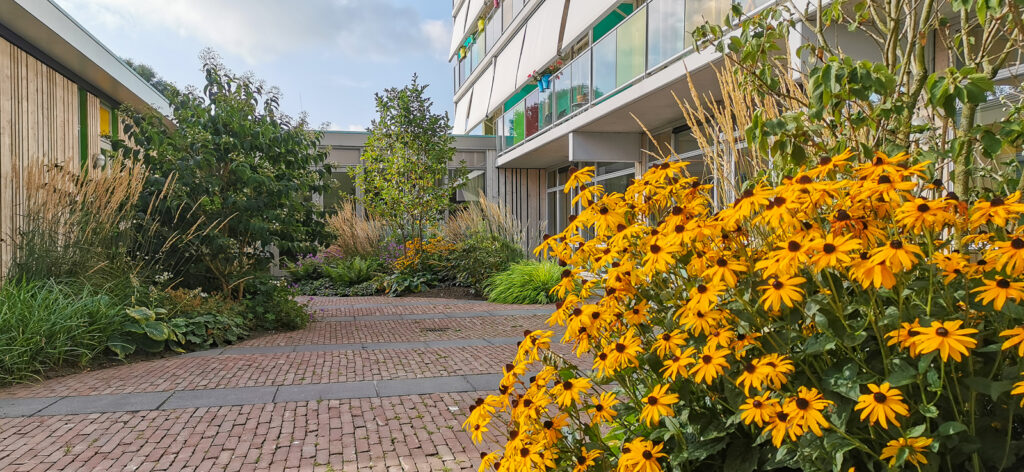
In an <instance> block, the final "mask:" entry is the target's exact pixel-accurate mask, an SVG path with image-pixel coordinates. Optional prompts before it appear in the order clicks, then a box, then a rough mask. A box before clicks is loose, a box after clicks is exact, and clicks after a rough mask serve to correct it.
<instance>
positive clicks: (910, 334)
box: [907, 329, 917, 337]
mask: <svg viewBox="0 0 1024 472" xmlns="http://www.w3.org/2000/svg"><path fill="white" fill-rule="evenodd" d="M907 336H910V337H914V336H917V330H916V329H909V330H907Z"/></svg>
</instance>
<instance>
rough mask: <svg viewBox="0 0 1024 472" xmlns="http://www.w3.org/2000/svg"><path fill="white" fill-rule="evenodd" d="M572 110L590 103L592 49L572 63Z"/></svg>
mask: <svg viewBox="0 0 1024 472" xmlns="http://www.w3.org/2000/svg"><path fill="white" fill-rule="evenodd" d="M571 67H572V94H571V95H570V98H571V99H572V110H571V111H576V110H579V109H580V108H583V107H584V106H586V105H587V104H588V103H590V51H587V52H585V53H583V54H581V55H580V56H579V57H577V58H576V60H575V61H573V63H572V66H571Z"/></svg>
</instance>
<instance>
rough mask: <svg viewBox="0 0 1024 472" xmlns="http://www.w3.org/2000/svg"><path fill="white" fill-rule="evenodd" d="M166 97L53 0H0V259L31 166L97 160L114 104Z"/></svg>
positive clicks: (7, 249)
mask: <svg viewBox="0 0 1024 472" xmlns="http://www.w3.org/2000/svg"><path fill="white" fill-rule="evenodd" d="M122 104H129V105H132V106H133V107H136V108H137V109H154V110H157V111H159V112H161V113H163V114H165V115H167V114H169V113H170V106H169V104H168V103H167V100H166V99H165V98H164V97H163V95H161V94H160V93H159V92H157V91H156V90H155V89H153V87H151V86H150V85H149V84H148V83H147V82H146V81H145V80H143V79H142V78H141V77H139V76H138V75H137V74H136V73H135V72H134V71H133V70H132V69H131V68H130V67H128V66H127V65H126V64H125V63H124V62H123V61H121V59H119V58H118V57H117V56H116V55H115V54H114V53H112V52H111V51H110V50H109V49H107V48H106V47H105V46H104V45H103V44H101V43H100V42H99V41H98V40H97V39H96V38H95V37H93V36H92V35H91V34H89V32H88V31H86V30H85V29H84V28H82V26H81V25H79V24H78V23H77V22H75V20H74V19H73V18H71V17H70V16H69V15H68V14H67V13H66V12H65V11H64V10H62V9H61V8H60V7H58V6H57V5H56V4H55V3H54V2H52V1H48V0H0V267H7V265H8V262H9V260H10V257H11V254H12V250H13V244H14V242H13V239H14V235H16V234H17V232H18V228H19V226H20V216H19V211H18V208H19V206H20V205H21V202H22V201H23V200H24V188H23V187H22V182H23V180H24V176H25V172H26V170H27V169H29V168H30V167H32V166H37V165H40V164H42V165H58V166H63V167H64V168H69V169H81V168H89V167H91V166H96V165H102V161H103V158H102V157H101V150H102V149H104V148H108V149H109V147H110V138H112V137H113V138H116V137H117V136H118V135H119V134H120V120H119V119H118V115H117V109H118V107H119V106H121V105H122Z"/></svg>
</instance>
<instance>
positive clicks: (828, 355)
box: [464, 152, 1024, 472]
mask: <svg viewBox="0 0 1024 472" xmlns="http://www.w3.org/2000/svg"><path fill="white" fill-rule="evenodd" d="M592 177H593V168H586V169H580V170H579V171H576V172H575V173H574V174H573V175H572V176H571V178H570V179H569V182H568V184H567V185H566V189H567V192H572V193H573V195H574V198H575V199H576V200H577V201H583V204H584V206H585V209H584V210H583V211H581V212H580V214H579V215H578V216H577V217H576V218H575V219H574V220H572V221H571V222H570V224H569V225H568V227H567V228H566V229H565V230H564V231H563V232H562V233H560V234H557V235H554V236H551V237H549V238H547V239H546V240H545V241H544V242H543V243H542V244H541V246H540V247H538V248H537V251H538V253H543V254H547V255H550V256H552V257H556V258H559V259H561V260H562V261H563V262H565V263H566V267H565V268H564V270H563V272H562V274H561V281H560V283H559V284H558V286H556V287H555V288H554V290H553V293H554V294H555V295H557V296H559V297H564V301H563V302H561V303H559V304H558V308H557V309H556V310H555V311H554V312H553V313H552V314H551V316H550V318H549V319H548V324H549V325H550V326H548V327H540V326H538V327H535V328H537V329H536V330H534V331H528V332H527V333H526V334H525V338H524V339H523V341H522V342H521V343H520V344H519V347H518V352H517V354H516V355H515V358H514V359H510V363H509V364H508V365H507V366H506V367H505V368H504V369H503V372H502V373H503V378H502V380H501V382H500V385H499V387H498V391H497V392H495V393H493V394H491V395H488V396H487V397H485V398H481V399H479V400H478V401H477V402H476V404H475V405H473V408H472V410H471V413H470V414H469V416H468V418H466V421H465V423H464V427H465V428H466V430H467V431H468V432H469V433H470V435H471V436H472V438H473V439H474V440H475V441H478V442H480V441H487V442H489V443H496V444H498V445H499V446H498V447H496V448H494V449H493V452H490V453H489V454H486V455H484V456H483V458H482V459H481V464H480V469H481V470H491V469H492V468H493V469H495V470H499V471H518V470H564V471H574V472H582V471H587V470H597V471H612V470H615V471H631V472H632V471H643V472H657V471H661V470H728V471H730V472H740V471H752V470H773V469H777V470H804V471H849V470H856V471H883V470H903V469H908V470H949V471H961V470H973V471H983V470H985V471H988V470H991V471H996V470H1021V469H1022V468H1024V460H1022V458H1021V456H1022V455H1024V448H1022V447H1021V446H1022V439H1024V416H1022V415H1021V413H1020V411H1021V410H1020V407H1021V402H1022V396H1024V381H1022V380H1024V379H1022V377H1021V370H1022V366H1021V356H1024V310H1022V308H1021V306H1020V305H1019V303H1020V302H1021V300H1020V299H1021V297H1024V277H1022V274H1024V228H1021V227H1020V226H1019V225H1018V220H1019V217H1020V216H1021V215H1022V214H1024V203H1022V202H1021V201H1020V194H1019V193H1014V194H1011V195H989V196H988V197H987V198H985V199H982V200H978V201H974V202H966V201H963V200H961V199H960V198H959V197H958V196H957V195H955V194H953V193H951V192H947V191H946V190H945V189H944V188H943V187H942V183H941V181H936V180H933V179H934V177H935V176H934V169H933V168H932V166H930V164H929V163H928V162H916V161H915V158H914V157H913V156H908V155H905V154H899V155H894V156H888V155H886V154H883V153H881V152H878V153H874V154H873V155H866V156H858V155H855V154H853V153H851V152H846V153H842V154H840V155H835V156H823V157H821V158H820V160H818V161H817V162H816V163H815V165H813V166H808V167H803V168H801V169H799V172H796V173H795V175H792V176H789V177H785V178H783V179H782V181H781V182H776V183H774V185H773V183H771V182H767V181H760V182H753V183H752V184H751V185H750V186H749V187H748V188H747V189H746V190H745V191H743V192H742V194H741V195H739V198H737V199H736V200H735V202H733V203H732V204H730V205H728V206H726V207H724V208H720V209H716V208H714V206H713V204H712V203H711V200H710V199H709V196H708V191H709V188H710V187H709V186H708V185H703V184H702V182H700V181H699V180H697V178H694V177H690V176H688V174H687V173H686V169H685V164H684V163H681V162H666V163H662V164H659V165H656V166H655V167H653V168H652V169H651V170H650V171H648V172H647V173H646V174H645V175H644V176H643V178H641V179H638V180H637V181H636V182H635V183H633V184H632V185H631V186H630V187H629V188H628V189H627V190H626V191H625V193H604V192H603V191H602V189H601V187H600V186H597V185H591V184H590V183H589V181H590V179H591V178H592ZM584 235H588V236H589V235H593V237H590V238H587V237H584ZM556 332H557V333H558V334H556ZM559 335H560V337H561V342H563V343H566V344H568V345H569V346H571V348H572V350H574V352H575V354H576V355H578V356H581V357H583V358H584V363H587V364H589V367H588V368H583V369H581V368H578V367H576V366H575V365H574V364H573V363H570V362H566V360H564V359H560V358H559V357H557V356H555V355H554V354H553V353H552V352H550V350H549V348H550V345H551V343H553V342H557V340H558V339H559ZM577 362H578V361H577Z"/></svg>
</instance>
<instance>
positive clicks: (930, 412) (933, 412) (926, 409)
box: [918, 403, 939, 418]
mask: <svg viewBox="0 0 1024 472" xmlns="http://www.w3.org/2000/svg"><path fill="white" fill-rule="evenodd" d="M918 410H920V411H921V414H922V415H924V416H925V417H927V418H935V417H937V416H939V409H938V408H935V406H934V405H927V404H924V403H922V404H921V406H920V407H918Z"/></svg>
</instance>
